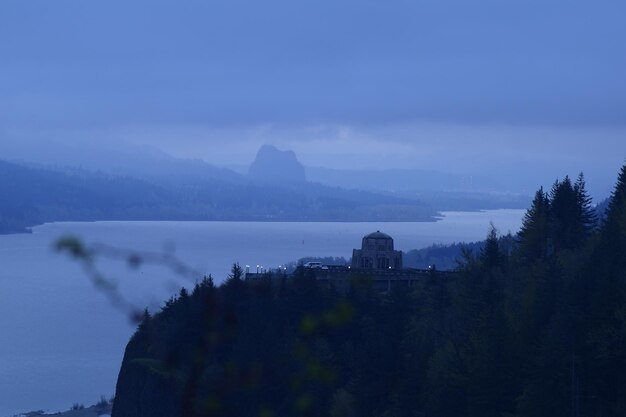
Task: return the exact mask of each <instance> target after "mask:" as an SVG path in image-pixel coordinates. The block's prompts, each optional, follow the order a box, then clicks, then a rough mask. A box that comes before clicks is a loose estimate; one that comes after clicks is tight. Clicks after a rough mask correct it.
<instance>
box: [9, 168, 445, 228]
mask: <svg viewBox="0 0 626 417" xmlns="http://www.w3.org/2000/svg"><path fill="white" fill-rule="evenodd" d="M436 214H437V213H436V212H435V211H434V210H433V209H432V208H431V207H429V206H428V205H425V204H424V203H421V202H418V201H416V200H411V199H404V198H399V197H393V196H384V195H379V194H375V193H371V192H366V191H358V190H344V189H340V188H335V187H328V186H324V185H321V184H312V183H306V182H291V183H289V182H287V183H284V184H282V185H279V184H272V183H264V182H262V183H257V182H254V181H250V180H248V179H247V178H245V177H242V176H238V175H237V174H234V176H233V179H228V180H224V179H222V178H211V177H209V178H207V179H204V180H203V179H201V178H197V177H193V178H191V179H185V178H183V177H178V178H170V179H169V180H160V179H158V178H156V179H154V178H153V179H151V180H149V179H138V178H132V177H129V176H115V175H111V174H105V173H101V172H95V173H94V172H89V171H87V170H82V169H75V170H71V169H70V170H66V171H65V172H61V171H55V170H52V169H45V168H41V167H32V166H25V165H19V164H15V163H11V162H5V161H0V233H13V232H22V231H25V230H27V228H28V227H30V226H33V225H36V224H40V223H44V222H53V221H95V220H231V221H235V220H239V221H432V220H434V216H435V215H436Z"/></svg>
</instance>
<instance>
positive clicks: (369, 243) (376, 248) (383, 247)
mask: <svg viewBox="0 0 626 417" xmlns="http://www.w3.org/2000/svg"><path fill="white" fill-rule="evenodd" d="M352 268H356V269H378V270H389V269H402V251H399V250H394V249H393V238H392V237H391V236H389V235H388V234H385V233H382V232H381V231H380V230H377V231H376V232H374V233H370V234H369V235H365V236H364V237H363V240H362V243H361V249H354V250H353V251H352Z"/></svg>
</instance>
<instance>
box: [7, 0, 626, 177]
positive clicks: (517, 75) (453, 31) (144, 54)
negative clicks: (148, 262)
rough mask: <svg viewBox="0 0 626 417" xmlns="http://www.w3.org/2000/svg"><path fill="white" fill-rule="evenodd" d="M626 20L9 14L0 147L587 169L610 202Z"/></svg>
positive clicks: (618, 156) (474, 10)
mask: <svg viewBox="0 0 626 417" xmlns="http://www.w3.org/2000/svg"><path fill="white" fill-rule="evenodd" d="M625 16H626V2H624V1H602V0H595V1H580V0H569V1H565V0H563V1H557V0H493V1H492V0H481V1H472V0H458V1H453V0H384V1H383V0H377V1H368V0H332V1H331V0H329V1H323V0H315V1H308V0H302V1H300V0H284V1H282V0H264V1H245V2H244V1H238V0H224V1H208V0H203V1H189V0H187V1H183V0H177V1H160V0H143V1H142V0H134V1H127V0H126V1H121V0H107V1H84V0H77V1H65V0H55V1H50V0H39V1H38V0H29V1H24V0H3V1H2V2H1V3H0V141H3V142H5V144H6V143H9V142H16V143H18V142H19V143H31V144H32V143H38V142H40V141H47V142H53V141H61V142H71V143H82V144H85V143H86V144H91V143H98V144H106V143H109V144H117V143H136V144H137V143H138V144H142V143H143V144H151V145H154V146H157V147H160V148H162V149H164V150H166V151H168V152H170V153H173V154H175V155H180V156H191V157H200V158H203V159H205V160H207V161H208V162H212V163H218V164H225V163H232V164H247V163H249V162H250V160H251V159H252V157H253V156H254V152H255V151H256V149H257V148H258V146H260V144H262V143H274V144H276V145H278V146H280V147H282V148H291V149H294V150H296V152H297V153H298V156H299V158H300V159H301V160H302V161H303V162H304V163H306V164H308V165H318V166H334V167H340V166H345V167H377V168H385V167H398V166H402V167H423V168H429V169H433V168H439V169H440V170H441V171H451V172H469V171H471V172H476V173H485V172H492V174H494V175H498V176H500V175H503V173H504V174H506V173H507V172H512V171H516V172H518V174H517V175H519V170H521V169H525V170H526V171H528V172H529V176H531V177H533V178H532V181H539V180H542V179H543V178H550V180H549V181H545V182H551V181H552V180H553V179H554V178H553V177H554V176H555V175H561V176H562V175H564V174H566V173H570V174H575V173H576V172H577V171H580V170H584V171H586V172H587V174H588V177H589V178H590V180H591V181H592V182H593V181H595V182H596V183H597V184H598V186H600V185H602V184H604V185H602V186H603V187H605V188H606V186H607V185H606V184H608V181H609V178H610V180H611V181H612V180H613V179H614V177H615V175H616V173H617V169H618V168H619V167H620V165H621V163H622V162H623V161H624V157H625V156H626V77H625V76H624V74H626V24H624V17H625ZM29 140H30V142H29ZM29 146H30V145H29ZM0 157H1V156H0ZM572 171H574V172H572ZM531 174H532V175H531ZM535 177H537V178H535Z"/></svg>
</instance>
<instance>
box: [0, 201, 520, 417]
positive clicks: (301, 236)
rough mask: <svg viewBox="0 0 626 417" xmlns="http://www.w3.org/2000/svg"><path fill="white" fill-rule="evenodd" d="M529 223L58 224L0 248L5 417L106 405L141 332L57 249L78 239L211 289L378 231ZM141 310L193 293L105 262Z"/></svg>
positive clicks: (347, 248)
mask: <svg viewBox="0 0 626 417" xmlns="http://www.w3.org/2000/svg"><path fill="white" fill-rule="evenodd" d="M523 213H524V211H522V210H494V211H487V212H479V213H475V212H472V213H466V212H450V213H445V217H444V219H443V220H442V221H439V222H436V223H252V222H96V223H53V224H46V225H43V226H39V227H36V228H35V229H34V230H33V234H30V235H8V236H0V294H1V296H2V301H1V302H0V416H8V415H11V414H14V413H18V412H22V411H29V410H34V409H44V410H49V411H58V410H62V409H67V408H69V407H70V406H71V405H72V404H73V403H75V402H80V403H85V404H86V405H87V404H92V403H94V402H96V401H97V400H98V399H99V397H100V395H106V396H107V397H108V396H111V395H112V394H113V393H114V390H115V381H116V378H117V372H118V370H119V366H120V364H121V360H122V356H123V353H124V347H125V345H126V342H127V341H128V338H129V337H130V335H131V334H132V332H133V331H134V327H133V326H132V325H131V324H130V323H129V322H128V320H127V319H126V317H125V316H124V315H123V314H122V313H120V312H119V311H117V310H115V309H114V308H113V307H111V306H110V305H109V303H108V302H107V300H106V299H105V297H104V296H103V295H102V294H100V293H99V292H97V291H96V290H94V288H93V287H92V286H91V284H90V283H89V281H88V279H87V278H86V276H85V274H84V273H83V271H82V270H81V268H80V266H79V265H77V264H76V263H75V262H73V261H71V260H69V259H68V258H66V257H65V256H62V255H59V254H56V253H55V252H54V251H53V250H52V249H51V247H52V244H53V242H55V241H56V240H57V239H58V238H59V237H60V236H63V235H66V234H73V235H76V236H79V237H81V238H82V239H83V240H84V241H85V242H87V243H103V244H107V245H111V246H116V247H122V248H128V249H132V250H142V251H154V252H163V251H167V252H168V253H170V252H172V251H173V252H174V253H175V254H176V256H177V257H178V258H179V259H180V260H182V261H183V262H185V263H186V264H188V265H189V266H191V267H193V268H194V269H195V270H197V271H198V278H200V277H201V275H202V274H209V273H210V274H212V275H213V276H214V278H215V280H216V282H221V281H222V280H223V279H224V277H225V276H226V275H227V273H228V270H229V268H230V265H231V264H232V263H233V262H239V263H240V264H242V265H246V264H249V265H254V268H256V265H257V264H260V265H263V266H266V267H275V266H277V265H280V264H283V263H286V262H289V261H292V260H297V259H298V258H301V257H304V256H344V257H346V258H347V257H349V256H351V254H352V249H353V248H355V247H358V246H360V242H361V237H362V236H363V235H365V234H367V233H369V232H372V231H375V230H381V231H383V232H385V233H388V234H390V235H391V236H392V237H394V240H395V245H396V249H401V250H404V251H407V250H410V249H415V248H421V247H425V246H428V245H430V244H432V243H452V242H461V241H476V240H480V239H483V238H484V236H485V235H486V233H487V230H488V227H489V222H490V221H493V222H494V224H495V225H496V227H497V228H498V229H499V230H500V231H501V232H502V233H506V232H508V231H512V232H516V231H517V230H518V228H519V226H520V224H521V219H522V216H523ZM99 267H100V268H101V269H102V271H104V272H105V273H106V274H107V276H109V277H111V278H114V279H116V280H118V282H119V285H120V290H121V291H122V292H123V293H124V294H125V295H126V296H127V297H128V298H130V299H132V300H133V302H135V303H136V304H137V305H138V306H151V307H152V308H158V306H159V305H160V303H161V302H162V300H163V299H165V298H167V297H169V295H171V294H172V293H173V292H174V291H176V289H177V288H179V287H180V286H181V285H185V286H191V285H193V280H194V278H193V277H188V278H182V277H177V276H176V275H175V274H172V273H171V272H169V271H168V270H167V269H165V268H163V267H156V266H143V267H141V268H139V269H137V270H129V269H128V268H127V267H126V265H125V264H124V263H123V262H121V261H115V260H106V259H103V260H101V261H100V262H99Z"/></svg>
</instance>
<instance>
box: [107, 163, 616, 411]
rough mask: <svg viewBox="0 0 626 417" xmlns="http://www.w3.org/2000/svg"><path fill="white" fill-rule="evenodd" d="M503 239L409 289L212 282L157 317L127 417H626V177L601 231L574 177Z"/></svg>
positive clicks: (145, 325) (127, 372)
mask: <svg viewBox="0 0 626 417" xmlns="http://www.w3.org/2000/svg"><path fill="white" fill-rule="evenodd" d="M502 242H503V240H502V239H499V237H498V234H497V230H496V229H495V228H492V229H491V230H489V231H488V233H487V238H486V240H485V242H484V243H483V245H482V246H481V247H480V248H479V249H478V250H474V251H472V250H471V249H467V250H464V251H463V256H462V260H461V262H460V263H459V265H458V266H457V274H455V275H456V277H455V278H454V279H437V278H434V277H433V278H431V279H425V280H424V281H423V282H421V283H420V284H419V285H417V286H416V287H413V288H412V290H411V292H408V291H395V292H391V293H379V292H375V291H373V290H372V288H371V287H370V286H369V285H368V281H367V279H365V280H359V281H357V280H355V281H353V282H352V284H351V286H350V288H349V289H348V290H347V291H337V290H335V289H333V288H328V287H324V286H321V285H318V284H317V282H316V281H315V280H314V279H313V277H312V276H311V275H310V274H309V273H307V271H306V270H304V269H302V268H300V269H298V270H296V272H295V273H294V275H293V276H292V277H289V278H287V277H285V276H276V275H275V276H269V275H268V276H267V279H265V280H261V281H255V282H250V281H246V280H244V279H242V278H243V277H242V271H241V268H240V267H239V266H238V265H234V266H233V270H232V273H231V275H230V276H229V278H228V280H226V281H225V282H224V283H223V284H222V285H220V286H216V285H215V284H214V283H213V280H212V279H211V277H207V278H205V279H204V280H203V281H202V282H199V283H197V284H196V286H195V288H193V289H191V290H187V289H181V291H180V293H179V294H178V295H177V296H176V297H173V298H171V299H170V300H168V301H167V302H166V303H165V304H164V305H163V307H162V309H161V311H159V312H158V313H155V314H151V313H149V312H148V311H147V310H146V311H145V312H144V315H143V318H142V319H141V322H140V324H139V326H138V328H137V331H136V333H135V334H134V336H133V337H132V339H131V340H130V342H129V343H128V346H127V348H126V352H125V356H124V361H123V364H122V367H121V370H120V374H119V379H118V383H117V390H116V396H115V403H114V408H113V417H140V416H146V417H147V416H151V417H159V416H164V417H165V416H168V417H169V416H241V417H243V416H255V417H259V416H261V417H270V416H275V417H282V416H334V417H339V416H344V417H348V416H355V417H366V416H372V417H374V416H376V417H379V416H394V417H404V416H406V417H409V416H416V417H417V416H441V417H444V416H449V417H458V416H469V417H473V416H476V417H496V416H498V417H502V416H508V417H531V416H551V417H552V416H575V417H578V416H615V417H617V416H624V415H626V379H625V378H624V377H623V375H624V373H625V372H626V166H624V167H623V168H622V170H621V172H620V174H619V178H618V181H617V184H616V186H615V189H614V191H613V193H612V195H611V198H610V200H609V201H608V204H607V208H606V213H605V215H604V216H603V219H601V220H599V219H597V216H596V214H595V212H594V208H593V207H592V206H591V200H590V198H589V196H588V194H587V191H586V189H585V182H584V178H583V177H582V175H581V176H580V177H579V178H578V179H577V180H574V181H572V180H571V179H570V178H568V177H566V178H565V179H563V180H561V181H557V182H556V183H555V184H554V185H553V186H552V188H551V189H550V190H548V191H544V190H543V189H539V190H538V191H537V193H536V195H535V198H534V200H533V202H532V205H531V207H530V208H529V209H528V211H527V213H526V216H525V218H524V222H523V227H522V229H521V230H520V232H519V234H518V235H517V236H515V237H514V240H513V242H512V244H510V245H509V244H507V245H503V244H502Z"/></svg>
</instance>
